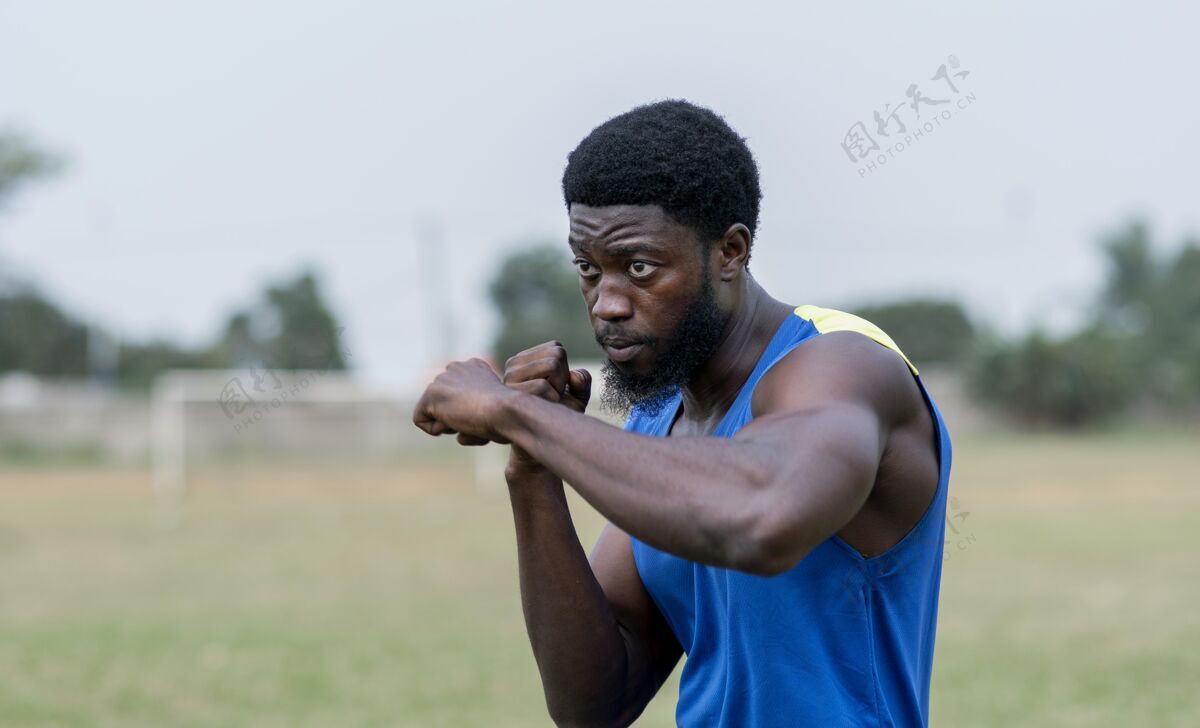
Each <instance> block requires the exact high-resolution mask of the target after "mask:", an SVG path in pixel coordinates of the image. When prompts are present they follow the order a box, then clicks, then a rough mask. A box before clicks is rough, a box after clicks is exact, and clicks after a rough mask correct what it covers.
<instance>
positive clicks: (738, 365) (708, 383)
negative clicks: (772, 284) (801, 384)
mask: <svg viewBox="0 0 1200 728" xmlns="http://www.w3.org/2000/svg"><path fill="white" fill-rule="evenodd" d="M791 312H792V307H791V306H789V305H787V304H785V303H782V302H780V301H776V300H775V299H774V298H772V297H771V296H770V295H769V294H768V293H767V292H766V291H765V290H763V288H762V286H760V285H758V283H757V282H756V281H755V280H754V279H753V278H750V277H748V276H747V278H746V287H745V290H744V291H743V295H742V296H741V300H740V302H739V304H738V305H737V306H736V307H735V308H734V312H733V314H732V315H731V316H730V318H729V323H728V324H726V325H725V332H724V333H723V334H722V335H721V342H720V343H719V344H718V345H717V349H716V351H715V352H714V353H713V355H712V357H711V358H710V359H709V360H708V361H707V362H705V364H704V366H702V367H700V369H699V370H698V371H697V372H696V373H695V374H694V375H693V376H692V379H691V381H689V382H688V384H687V386H686V387H684V388H683V413H682V416H684V417H686V418H687V419H689V420H692V421H694V422H698V421H703V420H710V419H716V418H719V417H721V416H723V415H724V413H725V412H726V411H727V410H728V409H729V407H730V405H732V404H733V400H735V399H737V395H738V392H739V391H741V389H742V385H743V384H745V383H746V380H747V379H749V378H750V373H751V372H753V371H754V367H755V365H756V364H757V363H758V360H759V358H760V357H761V356H762V354H763V352H764V351H766V348H767V344H769V343H770V342H771V337H773V336H774V335H775V332H776V331H777V330H778V329H779V326H780V324H782V323H783V322H784V320H785V319H786V318H787V317H788V316H789V315H791Z"/></svg>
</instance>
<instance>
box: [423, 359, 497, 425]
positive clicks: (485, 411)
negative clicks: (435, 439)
mask: <svg viewBox="0 0 1200 728" xmlns="http://www.w3.org/2000/svg"><path fill="white" fill-rule="evenodd" d="M513 394H515V392H514V391H513V390H511V389H509V388H508V387H506V386H504V384H503V383H502V382H501V381H500V378H499V377H498V376H496V372H494V371H493V370H492V367H491V366H490V365H489V364H488V363H487V362H485V361H483V360H482V359H469V360H467V361H456V362H451V363H450V365H449V366H447V367H446V371H444V372H442V373H441V374H439V375H438V377H437V379H434V380H433V383H432V384H430V385H429V386H428V387H426V389H425V393H424V394H422V395H421V399H420V401H418V402H417V407H416V409H415V410H413V424H415V425H416V426H417V427H419V428H421V429H422V430H424V431H425V432H426V433H428V434H430V435H452V434H455V433H458V439H459V442H464V440H467V441H470V440H472V439H476V440H489V441H491V442H498V443H501V444H507V443H508V441H507V440H505V439H503V438H502V437H501V436H500V435H499V433H498V432H497V431H496V428H495V425H496V420H497V419H498V417H499V412H500V405H501V403H502V402H503V400H504V398H505V397H508V396H511V395H513ZM464 444H467V443H466V442H464Z"/></svg>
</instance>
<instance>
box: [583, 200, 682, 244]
mask: <svg viewBox="0 0 1200 728" xmlns="http://www.w3.org/2000/svg"><path fill="white" fill-rule="evenodd" d="M569 216H570V222H571V232H570V243H571V247H572V248H573V249H575V250H577V251H579V252H581V253H593V252H595V253H604V252H608V253H616V252H618V250H619V249H620V248H621V247H622V246H623V245H625V244H637V245H639V246H652V247H654V248H655V249H658V250H660V251H661V252H664V253H666V252H672V251H675V250H682V249H684V248H685V247H686V248H688V249H693V248H695V246H696V245H697V241H696V234H695V233H694V232H693V231H692V229H691V228H689V227H687V226H686V225H682V224H680V223H679V222H678V221H676V220H675V219H674V218H672V217H671V216H670V215H668V214H667V212H666V211H665V210H663V209H662V208H661V207H659V206H658V205H609V206H605V207H590V206H588V205H581V204H578V203H576V204H572V205H571V207H570V211H569ZM619 244H620V245H619Z"/></svg>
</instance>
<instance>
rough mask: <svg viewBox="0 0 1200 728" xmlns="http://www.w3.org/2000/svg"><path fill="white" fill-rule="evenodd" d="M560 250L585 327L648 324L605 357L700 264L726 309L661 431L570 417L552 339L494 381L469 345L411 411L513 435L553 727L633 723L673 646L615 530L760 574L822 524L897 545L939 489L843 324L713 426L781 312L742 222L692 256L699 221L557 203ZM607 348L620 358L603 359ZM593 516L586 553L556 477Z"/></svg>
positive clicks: (924, 422)
mask: <svg viewBox="0 0 1200 728" xmlns="http://www.w3.org/2000/svg"><path fill="white" fill-rule="evenodd" d="M570 222H571V237H570V242H571V247H572V250H573V251H574V252H575V254H576V256H577V266H578V267H579V268H580V286H581V289H582V292H583V297H584V300H585V302H586V303H587V307H588V311H589V314H590V316H591V321H592V325H593V328H594V329H595V330H596V332H597V335H599V336H609V337H617V338H619V337H622V336H624V337H630V338H636V337H638V336H644V335H651V336H658V337H660V338H661V340H660V345H659V347H658V348H657V349H655V348H654V347H643V348H642V349H641V350H639V351H637V352H636V354H635V355H633V356H632V358H630V359H629V361H627V362H624V363H622V364H620V366H625V367H630V368H632V369H633V370H634V371H637V372H645V371H649V370H650V369H651V368H652V367H653V366H654V361H655V357H656V355H657V353H658V352H659V351H661V350H662V349H663V347H665V346H669V345H670V344H671V342H670V341H669V337H670V332H671V330H672V327H673V325H674V324H675V323H676V322H678V321H679V320H680V318H681V316H682V314H683V308H684V306H686V305H687V303H688V302H690V301H691V300H693V299H694V296H695V293H696V291H697V290H698V287H699V285H700V281H701V276H704V275H708V276H711V280H712V281H713V283H714V287H715V292H716V297H717V302H718V305H719V307H720V308H721V310H722V311H723V312H725V313H727V314H728V316H729V318H728V323H727V324H726V327H725V330H724V333H723V336H722V339H721V341H720V344H719V345H718V347H717V349H716V351H715V352H714V354H713V355H712V356H711V357H710V358H709V360H708V361H707V362H706V363H705V364H704V365H703V366H702V367H701V368H700V369H699V370H698V371H697V372H696V373H695V375H694V376H693V377H692V379H691V381H689V382H688V384H687V385H686V386H685V387H684V391H683V404H682V407H681V409H680V412H679V413H678V416H677V418H676V420H675V421H674V424H673V425H672V428H671V431H670V434H669V436H668V437H666V438H656V437H647V436H644V435H639V434H633V433H626V432H624V431H622V430H620V429H618V428H614V427H612V426H610V425H607V424H605V423H603V422H601V421H599V420H596V419H594V418H591V417H588V416H586V415H584V414H582V412H583V409H584V408H585V407H586V404H587V399H588V395H589V394H590V383H591V380H590V377H589V376H588V375H587V374H586V373H585V372H582V371H581V370H579V371H571V370H570V369H569V367H568V362H567V354H566V352H565V351H564V350H563V348H562V347H561V346H560V345H558V344H557V342H548V343H546V344H542V345H541V346H539V347H535V348H533V349H530V350H528V351H526V352H522V353H521V354H519V355H517V356H516V357H513V359H511V360H509V362H508V363H507V365H506V367H505V375H504V378H503V380H501V378H500V377H498V376H497V374H496V373H495V372H494V371H493V370H492V368H491V367H490V366H489V365H488V364H487V363H486V362H483V361H481V360H478V359H474V360H470V361H466V362H455V363H452V364H451V365H450V366H448V367H447V369H446V371H445V372H443V373H442V374H441V375H440V376H439V377H438V378H437V379H435V380H434V382H433V383H432V384H430V385H429V387H428V389H426V391H425V393H424V395H423V396H422V398H421V400H420V402H419V403H418V405H417V407H416V410H415V411H414V416H413V419H414V422H415V423H416V425H417V426H418V427H420V428H421V429H422V430H424V431H425V432H427V433H429V434H431V435H443V434H453V433H458V435H459V440H460V442H463V443H464V444H477V443H481V442H485V441H490V442H498V443H511V444H512V446H513V449H512V455H511V457H510V460H509V465H508V468H507V470H506V477H507V480H508V483H509V493H510V497H511V501H512V507H513V515H514V521H515V524H516V530H517V550H518V561H519V566H520V579H521V597H522V603H523V605H524V611H525V619H526V626H527V628H528V632H529V637H530V642H531V644H532V646H533V651H534V655H535V658H536V659H537V662H538V667H539V670H540V672H541V675H542V681H543V686H544V689H545V693H546V699H547V705H548V707H549V710H550V714H551V717H552V718H553V719H554V720H555V722H556V723H558V724H559V725H628V724H629V723H631V722H632V721H633V720H634V719H635V718H636V717H637V716H638V715H639V714H640V713H641V711H642V710H643V709H644V707H645V706H646V704H647V703H648V702H649V701H650V699H651V698H652V697H653V696H654V694H655V693H656V692H657V690H658V688H659V687H660V686H661V684H662V683H663V681H664V680H665V679H666V677H667V676H668V675H669V674H670V672H671V670H672V669H673V668H674V666H675V665H676V664H677V662H678V659H679V656H680V654H681V653H682V650H681V648H680V645H679V643H678V642H677V641H676V639H675V637H674V635H673V633H672V632H671V630H670V628H669V627H668V626H667V624H666V622H665V620H664V618H663V617H662V614H661V613H660V612H659V611H658V609H657V608H656V606H655V605H654V603H653V601H652V600H651V599H650V596H649V594H648V592H647V591H646V589H645V587H644V585H643V584H642V582H641V579H640V577H639V576H638V572H637V569H636V566H635V564H634V561H633V552H632V546H631V544H630V535H633V536H636V537H637V538H639V539H641V540H642V541H644V542H645V543H647V544H649V545H651V546H653V547H655V548H657V549H660V550H662V551H666V552H668V553H671V554H674V555H676V556H679V557H681V558H685V559H690V560H693V561H697V562H701V563H705V564H711V565H714V566H720V567H724V568H730V569H737V570H740V571H745V572H749V573H752V574H757V575H761V576H773V575H776V574H780V573H782V572H784V571H786V570H788V569H790V568H792V567H794V566H795V565H796V564H797V563H798V562H799V561H800V560H801V559H802V558H804V556H805V555H806V554H807V553H808V552H809V551H811V550H812V549H813V548H815V547H816V546H817V545H818V544H820V543H822V542H823V541H825V540H826V539H828V538H829V537H831V536H834V535H837V536H839V537H841V538H842V539H844V540H845V541H846V542H847V543H849V544H850V545H851V546H852V547H854V548H856V549H857V550H859V551H860V552H861V553H862V554H863V555H864V556H867V557H869V556H873V555H876V554H879V553H881V552H883V551H885V550H886V549H888V548H890V547H891V546H892V545H894V544H895V543H897V542H898V541H899V540H900V539H901V538H902V537H903V536H904V535H905V534H906V533H907V532H908V531H909V530H910V529H911V528H912V527H913V526H914V525H915V524H916V523H917V521H918V520H919V519H920V517H921V515H922V514H923V513H924V512H925V510H926V509H927V508H928V506H929V504H930V502H931V500H932V498H933V495H934V493H935V490H936V487H937V480H938V467H937V449H936V448H937V445H936V441H935V439H934V427H933V422H932V418H931V415H930V413H929V410H928V409H927V407H926V405H925V403H924V400H923V398H922V396H921V394H920V391H919V389H918V387H917V385H916V382H915V381H914V379H913V377H912V375H911V373H910V372H909V370H908V368H907V366H906V365H905V363H904V362H903V360H902V359H901V358H900V357H898V356H896V355H895V353H894V352H891V351H889V350H888V349H886V348H884V347H882V346H880V345H878V344H877V343H875V342H873V341H870V340H869V339H867V338H866V337H863V336H861V335H859V334H855V333H851V332H835V333H830V334H825V335H822V336H820V337H816V338H814V339H811V340H809V341H807V342H806V343H805V344H804V345H802V346H800V347H798V348H797V349H795V350H794V351H793V352H792V353H791V354H789V355H788V356H787V357H785V358H784V359H783V360H781V361H780V362H779V363H778V364H777V365H775V366H774V367H773V368H772V369H771V370H770V371H769V372H768V373H767V374H766V375H765V376H764V377H763V378H762V379H761V380H760V382H759V384H758V386H757V387H756V390H755V394H754V397H753V401H752V412H753V415H754V419H753V420H752V421H751V422H750V423H749V424H747V425H746V426H745V427H744V428H742V429H741V430H740V431H739V432H738V433H737V435H736V436H735V437H733V438H731V439H726V438H710V437H702V436H705V435H710V434H711V433H712V431H713V429H714V428H715V427H716V426H717V424H718V423H719V422H720V420H721V418H722V417H723V416H724V414H725V412H726V411H727V410H728V408H729V406H730V405H731V404H732V402H733V400H734V399H735V398H736V396H737V394H738V392H739V390H740V389H741V387H742V385H743V384H744V383H745V381H746V379H747V378H748V377H749V375H750V373H751V371H752V370H753V368H754V366H755V364H756V363H757V361H758V359H759V357H760V356H761V354H762V352H763V351H764V350H765V348H766V346H767V344H768V342H769V341H770V339H771V337H772V335H773V334H774V333H775V331H776V330H777V328H778V326H779V325H780V324H781V323H782V322H783V320H784V319H785V318H786V317H787V316H789V315H791V311H792V308H793V307H792V306H790V305H787V304H783V303H781V302H779V301H777V300H775V299H773V298H771V297H770V296H769V295H768V294H767V293H766V291H764V290H763V289H762V288H761V287H760V286H759V285H758V284H757V282H755V281H754V279H753V278H752V277H751V276H750V275H749V273H748V272H747V271H746V257H747V255H748V253H749V250H750V243H751V239H750V233H749V231H748V230H747V228H746V227H745V226H743V225H740V224H738V225H733V226H731V227H730V228H729V230H728V231H727V232H726V233H725V235H724V236H723V237H722V238H721V239H720V240H719V241H717V243H716V244H714V245H713V246H712V247H711V250H710V251H709V252H708V253H707V255H701V254H700V252H699V251H700V248H699V247H698V246H699V242H698V240H697V238H696V235H695V233H694V232H693V231H692V230H691V229H689V228H687V227H685V226H683V225H681V224H679V223H677V222H675V221H674V220H673V219H672V218H670V216H668V215H667V214H666V213H664V212H663V211H662V210H661V208H658V207H656V206H613V207H587V206H583V205H572V206H571V209H570ZM614 358H617V357H614ZM564 480H565V481H567V482H569V483H570V484H571V486H572V487H573V488H575V490H576V491H577V492H578V493H579V494H580V495H581V496H582V497H583V498H584V499H585V500H587V501H588V502H589V503H590V504H591V505H592V506H594V507H595V508H596V510H598V511H599V512H600V513H601V514H603V515H604V516H605V517H606V518H607V519H608V524H607V525H606V526H605V528H604V530H603V532H602V533H601V535H600V538H599V539H598V541H597V543H596V545H595V547H594V548H593V551H592V554H591V558H590V560H589V558H588V557H587V555H586V554H585V552H584V550H583V547H582V545H581V544H580V543H579V540H578V537H577V536H576V534H575V530H574V526H573V524H572V521H571V517H570V513H569V511H568V509H567V501H566V499H565V495H564V490H563V481H564Z"/></svg>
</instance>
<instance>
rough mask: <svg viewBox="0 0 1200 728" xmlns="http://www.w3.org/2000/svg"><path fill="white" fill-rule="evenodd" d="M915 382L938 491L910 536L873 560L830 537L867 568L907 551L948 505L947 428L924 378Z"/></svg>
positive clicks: (908, 533)
mask: <svg viewBox="0 0 1200 728" xmlns="http://www.w3.org/2000/svg"><path fill="white" fill-rule="evenodd" d="M912 378H913V380H914V381H915V382H916V384H917V389H918V390H919V391H920V393H921V401H922V402H923V403H924V405H925V410H926V411H927V412H928V413H929V417H930V419H931V420H932V421H933V435H934V437H933V439H934V446H935V448H936V452H937V463H938V482H937V488H936V489H935V490H934V492H933V498H932V499H931V500H930V501H929V505H928V506H926V507H925V512H924V513H922V514H921V517H920V518H918V519H917V522H916V523H914V524H913V526H912V528H910V529H908V532H907V533H905V534H904V535H903V536H902V537H900V540H899V541H897V542H896V543H894V544H892V546H891V547H890V548H888V549H887V550H885V551H883V552H881V553H878V554H875V555H874V556H872V557H870V558H867V557H865V556H863V555H862V554H861V553H859V551H858V549H856V548H854V547H853V546H851V545H850V544H848V543H846V542H845V541H844V540H842V538H841V536H838V535H837V534H836V533H835V534H833V535H832V536H830V537H829V538H830V539H831V540H832V541H833V542H834V543H836V544H838V545H839V546H841V547H842V548H843V549H845V550H846V551H848V552H849V553H850V554H851V556H853V557H854V558H855V559H857V560H858V561H860V562H862V563H864V564H869V563H874V562H877V561H884V560H886V559H888V558H891V557H892V556H893V555H895V554H896V552H898V551H899V550H900V549H902V548H905V544H907V543H908V542H909V541H911V540H913V539H914V538H917V536H915V535H914V534H917V533H919V532H921V531H922V530H923V529H925V528H926V522H927V521H929V519H930V518H932V517H933V516H932V514H933V512H934V510H935V509H936V508H937V506H938V503H939V502H940V503H945V502H946V495H947V493H946V491H947V490H948V487H947V484H948V483H949V481H950V478H949V477H948V476H949V465H950V463H949V460H948V459H949V457H950V450H949V448H948V447H947V445H948V444H949V438H948V437H947V436H946V431H945V424H944V423H943V422H942V415H941V413H940V412H939V411H938V408H937V405H936V404H935V403H934V401H933V397H932V396H930V394H929V391H928V390H926V389H925V382H923V381H921V375H919V374H913V375H912Z"/></svg>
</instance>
